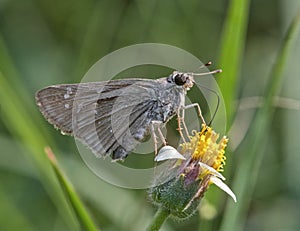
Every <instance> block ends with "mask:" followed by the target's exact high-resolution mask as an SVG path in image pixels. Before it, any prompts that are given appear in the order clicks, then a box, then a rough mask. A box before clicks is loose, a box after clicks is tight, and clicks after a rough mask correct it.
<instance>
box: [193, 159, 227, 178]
mask: <svg viewBox="0 0 300 231" xmlns="http://www.w3.org/2000/svg"><path fill="white" fill-rule="evenodd" d="M198 163H199V165H200V167H201V168H205V169H206V170H208V171H210V173H211V174H212V175H213V176H216V177H219V178H221V179H222V180H225V177H224V176H223V175H222V174H221V173H219V172H218V171H217V170H216V169H214V168H212V167H210V166H208V165H207V164H204V163H202V162H200V161H199V162H198Z"/></svg>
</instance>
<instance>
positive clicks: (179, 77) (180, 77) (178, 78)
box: [174, 74, 187, 86]
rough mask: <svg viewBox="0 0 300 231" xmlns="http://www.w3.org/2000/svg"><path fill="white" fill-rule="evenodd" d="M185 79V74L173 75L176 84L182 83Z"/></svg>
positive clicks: (180, 84)
mask: <svg viewBox="0 0 300 231" xmlns="http://www.w3.org/2000/svg"><path fill="white" fill-rule="evenodd" d="M186 81H187V76H185V75H184V74H176V75H175V76H174V82H175V84H176V85H178V86H182V85H184V84H185V83H186Z"/></svg>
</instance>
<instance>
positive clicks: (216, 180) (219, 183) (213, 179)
mask: <svg viewBox="0 0 300 231" xmlns="http://www.w3.org/2000/svg"><path fill="white" fill-rule="evenodd" d="M210 181H211V182H212V183H214V184H215V185H216V186H218V187H219V188H220V189H222V190H223V191H224V192H226V193H227V194H228V195H229V196H231V197H232V199H233V200H234V202H236V196H235V195H234V193H233V192H232V191H231V189H230V188H229V187H228V186H227V185H226V184H225V183H224V182H223V181H222V180H220V179H219V178H218V177H215V176H212V177H211V178H210Z"/></svg>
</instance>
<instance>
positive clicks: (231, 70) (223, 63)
mask: <svg viewBox="0 0 300 231" xmlns="http://www.w3.org/2000/svg"><path fill="white" fill-rule="evenodd" d="M249 3H250V0H231V1H230V3H229V9H228V15H227V18H226V21H225V25H224V29H223V35H222V39H221V41H222V44H221V50H220V58H219V66H220V67H221V68H222V70H223V72H222V73H221V74H220V77H218V83H219V87H220V89H222V95H223V98H224V102H225V106H226V111H227V124H228V125H229V126H230V124H231V123H232V120H233V116H234V113H235V110H236V105H234V103H233V102H234V99H235V98H236V94H237V86H238V79H239V74H240V67H241V61H242V59H243V52H244V46H245V39H246V32H247V24H248V14H249V13H248V12H249Z"/></svg>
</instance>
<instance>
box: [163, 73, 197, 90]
mask: <svg viewBox="0 0 300 231" xmlns="http://www.w3.org/2000/svg"><path fill="white" fill-rule="evenodd" d="M167 80H168V82H171V83H174V84H175V85H176V86H179V87H182V88H184V89H185V90H189V89H190V88H191V87H193V85H194V78H193V76H192V75H190V74H189V73H184V72H178V71H174V72H173V73H172V74H171V75H170V76H169V77H168V79H167Z"/></svg>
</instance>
